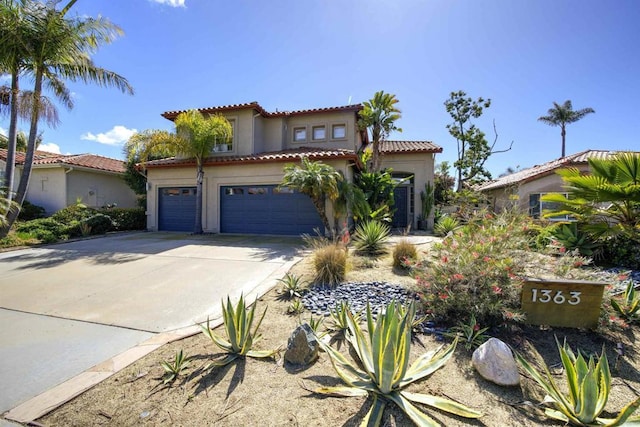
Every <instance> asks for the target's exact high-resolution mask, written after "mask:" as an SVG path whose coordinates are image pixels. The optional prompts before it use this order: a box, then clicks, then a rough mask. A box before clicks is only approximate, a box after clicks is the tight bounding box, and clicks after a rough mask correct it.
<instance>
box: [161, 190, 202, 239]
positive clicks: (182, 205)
mask: <svg viewBox="0 0 640 427" xmlns="http://www.w3.org/2000/svg"><path fill="white" fill-rule="evenodd" d="M195 218H196V187H166V188H160V189H158V230H160V231H189V232H190V231H193V227H194V225H195Z"/></svg>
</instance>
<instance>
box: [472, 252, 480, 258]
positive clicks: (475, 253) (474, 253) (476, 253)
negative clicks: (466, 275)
mask: <svg viewBox="0 0 640 427" xmlns="http://www.w3.org/2000/svg"><path fill="white" fill-rule="evenodd" d="M471 255H473V258H474V259H476V258H478V257H479V256H480V255H478V252H473V253H472V254H471Z"/></svg>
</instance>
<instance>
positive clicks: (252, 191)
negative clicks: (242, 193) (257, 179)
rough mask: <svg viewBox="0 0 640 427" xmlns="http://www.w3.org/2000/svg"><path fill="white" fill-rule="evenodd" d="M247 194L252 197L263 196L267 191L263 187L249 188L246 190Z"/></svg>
mask: <svg viewBox="0 0 640 427" xmlns="http://www.w3.org/2000/svg"><path fill="white" fill-rule="evenodd" d="M247 194H249V195H251V196H253V195H263V194H267V189H266V188H264V187H249V188H248V189H247Z"/></svg>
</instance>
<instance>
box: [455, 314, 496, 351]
mask: <svg viewBox="0 0 640 427" xmlns="http://www.w3.org/2000/svg"><path fill="white" fill-rule="evenodd" d="M488 330H489V328H488V327H484V328H481V327H480V324H479V323H478V322H477V321H476V316H475V315H474V314H472V315H471V318H470V319H469V323H464V322H461V323H459V324H458V325H457V326H454V327H453V328H451V330H450V331H449V332H447V333H446V334H445V336H448V337H456V336H460V337H462V339H463V340H464V348H466V349H467V351H468V350H471V349H472V348H475V347H479V346H480V345H481V344H482V343H484V342H485V341H486V340H488V339H489V336H488V335H487V334H486V332H487V331H488Z"/></svg>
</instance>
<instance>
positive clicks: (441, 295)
mask: <svg viewBox="0 0 640 427" xmlns="http://www.w3.org/2000/svg"><path fill="white" fill-rule="evenodd" d="M438 297H439V298H440V299H441V300H445V299H447V298H449V295H447V294H440V295H438Z"/></svg>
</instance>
